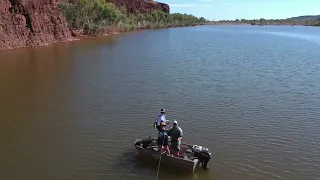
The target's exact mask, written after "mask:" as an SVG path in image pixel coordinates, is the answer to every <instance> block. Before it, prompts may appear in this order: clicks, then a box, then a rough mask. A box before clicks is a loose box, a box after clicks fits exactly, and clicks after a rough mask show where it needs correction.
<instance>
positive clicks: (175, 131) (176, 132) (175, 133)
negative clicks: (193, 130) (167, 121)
mask: <svg viewBox="0 0 320 180" xmlns="http://www.w3.org/2000/svg"><path fill="white" fill-rule="evenodd" d="M168 135H169V136H170V137H171V151H172V154H173V155H174V156H176V157H179V151H180V144H181V139H182V135H183V132H182V129H181V128H180V127H179V126H178V121H174V122H173V127H172V128H171V129H170V130H169V132H168Z"/></svg>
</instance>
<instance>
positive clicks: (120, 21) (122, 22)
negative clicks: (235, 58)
mask: <svg viewBox="0 0 320 180" xmlns="http://www.w3.org/2000/svg"><path fill="white" fill-rule="evenodd" d="M58 7H59V8H60V10H61V11H62V12H63V14H64V15H65V17H66V19H67V21H68V24H69V26H70V29H72V30H83V33H85V34H87V35H95V34H99V33H101V32H102V31H104V30H105V29H110V28H114V29H118V30H120V31H130V30H134V29H137V28H162V27H168V26H182V25H193V24H199V23H204V22H206V20H205V19H204V18H203V17H201V18H197V17H195V16H193V15H188V14H180V13H174V14H168V13H164V12H163V11H158V10H157V11H151V12H150V13H147V14H141V13H139V12H136V13H134V14H128V13H127V12H126V9H125V8H124V7H120V8H118V7H116V6H115V5H114V4H112V3H107V2H105V0H75V1H74V3H66V2H60V3H59V4H58Z"/></svg>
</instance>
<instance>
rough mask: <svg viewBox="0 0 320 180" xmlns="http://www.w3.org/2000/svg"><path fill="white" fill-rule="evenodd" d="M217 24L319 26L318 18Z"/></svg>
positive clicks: (223, 21)
mask: <svg viewBox="0 0 320 180" xmlns="http://www.w3.org/2000/svg"><path fill="white" fill-rule="evenodd" d="M216 23H218V24H251V25H260V26H263V25H300V26H320V17H309V18H299V17H296V18H288V19H264V18H260V19H250V20H247V19H236V20H222V21H218V22H216Z"/></svg>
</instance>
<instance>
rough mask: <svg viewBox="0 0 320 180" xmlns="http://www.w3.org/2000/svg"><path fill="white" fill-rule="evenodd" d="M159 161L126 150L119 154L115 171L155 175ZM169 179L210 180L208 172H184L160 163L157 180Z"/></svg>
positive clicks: (197, 170) (200, 170)
mask: <svg viewBox="0 0 320 180" xmlns="http://www.w3.org/2000/svg"><path fill="white" fill-rule="evenodd" d="M158 165H159V161H157V160H152V159H149V158H145V157H143V156H141V155H138V154H137V153H136V151H134V150H128V151H124V152H123V153H121V155H120V156H119V157H118V161H117V164H116V169H117V170H121V171H124V172H125V173H130V174H141V173H143V174H144V173H145V174H146V175H148V174H150V175H151V174H152V175H154V174H157V171H158ZM160 177H170V179H183V180H189V179H190V180H197V179H201V180H212V178H210V172H209V171H208V170H203V169H201V168H197V169H196V170H195V172H186V171H185V170H183V169H179V168H172V167H171V166H166V165H163V164H161V163H160V168H159V178H160ZM165 179H166V178H165Z"/></svg>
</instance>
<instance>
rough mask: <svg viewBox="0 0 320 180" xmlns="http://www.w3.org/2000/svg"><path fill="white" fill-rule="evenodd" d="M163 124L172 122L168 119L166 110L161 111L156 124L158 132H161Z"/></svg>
mask: <svg viewBox="0 0 320 180" xmlns="http://www.w3.org/2000/svg"><path fill="white" fill-rule="evenodd" d="M162 122H163V123H165V124H167V123H169V122H170V121H169V120H167V119H166V110H165V109H161V110H160V114H159V115H158V117H157V120H156V122H154V128H157V129H158V131H159V129H160V124H161V123H162Z"/></svg>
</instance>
